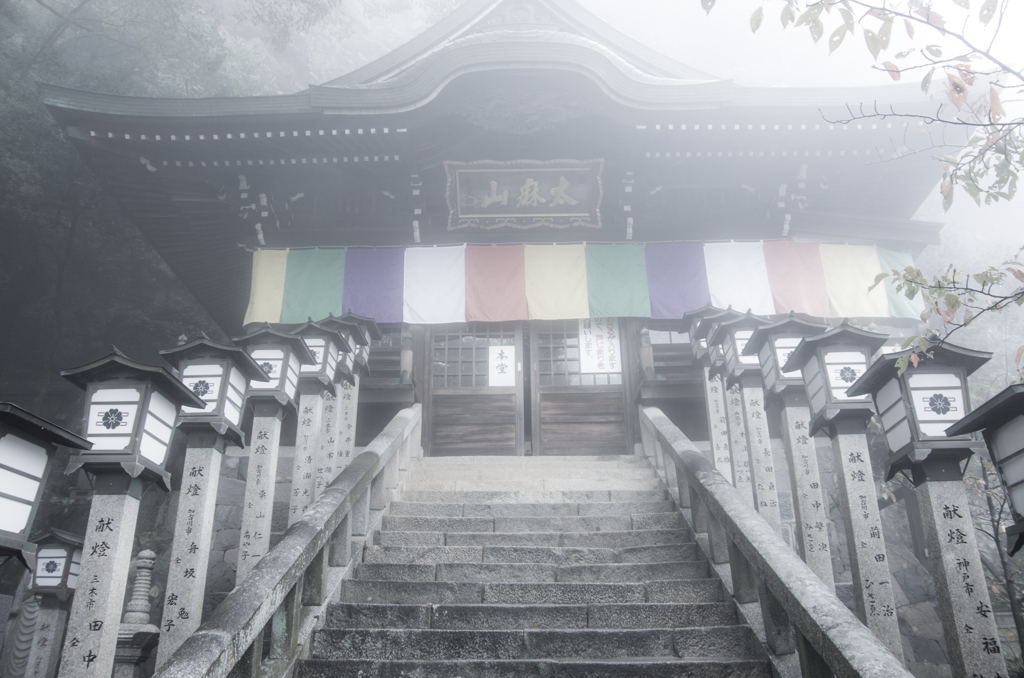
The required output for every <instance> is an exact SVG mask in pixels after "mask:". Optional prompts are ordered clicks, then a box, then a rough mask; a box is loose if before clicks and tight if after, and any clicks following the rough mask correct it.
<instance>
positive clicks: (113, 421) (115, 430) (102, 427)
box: [87, 403, 139, 442]
mask: <svg viewBox="0 0 1024 678" xmlns="http://www.w3.org/2000/svg"><path fill="white" fill-rule="evenodd" d="M138 413H139V406H138V404H124V403H118V404H116V405H115V404H112V403H102V404H92V405H90V406H89V426H88V428H87V436H88V438H89V440H90V441H93V442H96V441H94V440H93V436H109V435H122V436H123V435H125V434H128V435H130V434H131V433H132V431H134V430H135V418H136V416H138Z"/></svg>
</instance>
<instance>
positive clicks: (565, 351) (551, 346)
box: [534, 320, 622, 386]
mask: <svg viewBox="0 0 1024 678" xmlns="http://www.w3.org/2000/svg"><path fill="white" fill-rule="evenodd" d="M534 350H536V351H537V363H538V370H537V372H538V376H539V378H540V385H541V386H608V385H617V384H621V383H622V374H621V373H619V374H583V373H581V372H580V325H579V321H577V320H554V321H549V322H546V323H544V324H542V325H541V326H540V328H539V331H538V334H537V346H536V347H535V349H534Z"/></svg>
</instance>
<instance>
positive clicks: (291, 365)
mask: <svg viewBox="0 0 1024 678" xmlns="http://www.w3.org/2000/svg"><path fill="white" fill-rule="evenodd" d="M298 389H299V359H298V358H297V357H296V356H295V354H294V353H292V354H290V355H289V356H288V372H287V374H285V379H284V392H285V393H286V394H287V395H288V397H289V398H294V397H295V393H296V391H298Z"/></svg>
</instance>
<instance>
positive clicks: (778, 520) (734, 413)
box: [701, 311, 782, 534]
mask: <svg viewBox="0 0 1024 678" xmlns="http://www.w3.org/2000/svg"><path fill="white" fill-rule="evenodd" d="M723 318H724V317H723V316H718V317H716V318H713V319H708V318H705V320H704V322H708V321H709V320H710V321H711V322H713V323H714V324H713V326H712V328H711V331H710V332H709V333H708V334H707V343H708V348H709V349H710V350H711V351H712V352H714V351H715V350H716V349H718V350H720V351H721V356H722V364H721V367H718V368H715V367H712V369H711V373H712V374H714V372H715V371H716V369H717V370H718V371H719V372H720V373H721V374H722V375H723V381H724V383H725V385H726V386H727V387H728V388H729V393H728V395H727V396H726V400H727V402H728V403H729V404H730V406H731V407H730V408H729V429H730V436H733V437H735V436H736V435H737V433H738V434H739V435H740V437H741V438H742V440H743V441H744V445H743V446H742V447H739V448H736V447H734V448H733V455H732V457H733V465H734V468H733V473H734V474H735V473H736V471H737V469H736V467H735V465H736V464H737V461H738V460H742V461H745V462H746V463H747V464H748V468H749V470H750V479H751V491H752V495H751V496H752V497H753V500H754V508H756V509H757V512H758V513H760V514H761V516H762V517H763V518H764V519H765V520H766V521H767V522H768V524H769V525H771V526H772V527H773V528H774V529H775V530H776V532H779V533H780V534H781V531H782V516H781V510H780V508H779V490H778V485H777V482H776V479H775V461H774V457H773V453H772V447H771V436H770V435H769V433H768V417H767V412H766V410H765V406H764V382H763V381H762V380H761V364H760V362H759V361H758V359H757V356H750V355H744V349H746V347H747V342H748V341H750V337H751V336H752V335H753V334H754V330H756V329H757V328H759V327H762V326H764V325H767V324H768V320H766V319H765V318H761V317H758V316H756V315H754V314H752V313H750V312H749V311H748V312H747V313H745V314H744V315H740V316H732V317H728V318H724V319H723ZM701 324H702V325H703V322H702V323H701ZM712 360H714V353H712ZM734 428H735V429H736V432H737V433H733V429H734ZM744 448H746V452H747V454H746V455H745V456H746V458H745V459H744V455H742V454H741V453H740V452H739V451H740V450H742V449H744Z"/></svg>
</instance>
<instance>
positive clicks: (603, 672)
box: [295, 657, 772, 678]
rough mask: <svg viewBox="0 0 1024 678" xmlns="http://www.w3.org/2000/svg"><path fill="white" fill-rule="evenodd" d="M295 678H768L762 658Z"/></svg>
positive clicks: (362, 665) (435, 665)
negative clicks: (351, 677) (345, 677)
mask: <svg viewBox="0 0 1024 678" xmlns="http://www.w3.org/2000/svg"><path fill="white" fill-rule="evenodd" d="M295 675H296V678H337V677H338V676H359V678H413V677H415V678H453V676H456V677H458V678H538V676H544V677H549V676H550V677H551V678H556V677H557V678H638V676H643V678H682V677H684V676H685V677H686V678H770V676H771V675H772V672H771V665H770V664H769V662H768V661H767V660H764V659H729V658H713V659H691V658H679V659H676V658H669V657H665V658H649V659H647V658H645V659H634V660H629V661H626V660H621V659H613V660H606V661H589V660H573V659H557V660H551V659H534V660H522V659H518V660H517V659H512V660H459V661H446V660H440V661H430V660H422V661H421V660H403V661H378V660H368V659H344V660H333V661H332V660H324V659H307V660H305V661H303V662H301V663H300V664H299V666H298V669H297V671H296V674H295Z"/></svg>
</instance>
